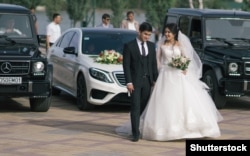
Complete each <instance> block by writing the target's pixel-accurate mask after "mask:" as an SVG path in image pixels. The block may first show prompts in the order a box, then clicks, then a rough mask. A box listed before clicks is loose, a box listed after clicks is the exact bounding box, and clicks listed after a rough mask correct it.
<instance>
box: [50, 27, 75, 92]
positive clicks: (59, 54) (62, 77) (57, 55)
mask: <svg viewBox="0 0 250 156" xmlns="http://www.w3.org/2000/svg"><path fill="white" fill-rule="evenodd" d="M74 33H75V32H74V31H69V32H67V33H65V34H64V35H63V36H62V37H61V40H60V42H58V43H57V46H56V48H55V49H52V50H51V60H52V61H53V66H54V71H55V72H54V75H53V77H54V79H55V80H56V82H55V83H56V84H55V85H56V86H59V87H60V88H63V89H64V90H65V91H68V90H69V88H68V86H67V85H66V84H67V80H68V79H69V78H68V76H69V75H68V73H67V68H68V67H67V65H68V60H67V57H66V54H65V53H64V52H63V50H64V48H66V47H68V46H69V43H70V41H71V39H72V37H73V35H74Z"/></svg>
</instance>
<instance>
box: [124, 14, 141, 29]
mask: <svg viewBox="0 0 250 156" xmlns="http://www.w3.org/2000/svg"><path fill="white" fill-rule="evenodd" d="M121 28H124V29H129V30H135V31H137V32H138V31H139V22H137V21H136V20H135V17H134V12H133V11H128V12H127V19H125V20H123V21H122V23H121Z"/></svg>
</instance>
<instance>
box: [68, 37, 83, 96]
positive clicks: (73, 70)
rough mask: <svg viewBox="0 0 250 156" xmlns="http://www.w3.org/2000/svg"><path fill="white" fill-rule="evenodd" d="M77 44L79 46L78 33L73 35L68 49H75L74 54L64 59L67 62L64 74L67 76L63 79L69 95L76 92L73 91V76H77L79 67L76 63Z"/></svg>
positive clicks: (74, 83)
mask: <svg viewBox="0 0 250 156" xmlns="http://www.w3.org/2000/svg"><path fill="white" fill-rule="evenodd" d="M79 44H80V34H79V32H76V33H74V35H73V38H72V39H71V41H70V43H69V47H74V48H75V54H65V55H64V56H65V59H66V60H67V62H65V73H66V74H67V76H66V77H65V85H66V86H67V88H68V89H69V90H70V92H71V93H74V92H76V91H75V89H74V88H75V85H76V82H75V75H76V74H77V69H78V66H79V63H78V59H77V57H78V53H79Z"/></svg>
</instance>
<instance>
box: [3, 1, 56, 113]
mask: <svg viewBox="0 0 250 156" xmlns="http://www.w3.org/2000/svg"><path fill="white" fill-rule="evenodd" d="M52 69H53V68H52V65H49V64H48V62H47V59H46V57H45V56H43V55H42V53H41V52H40V51H39V43H38V37H37V34H36V33H35V27H34V21H33V16H32V15H31V13H30V11H29V10H28V9H27V8H24V7H22V6H18V5H9V4H0V96H3V97H29V99H30V108H31V110H32V111H37V112H46V111H48V109H49V108H50V99H51V81H52Z"/></svg>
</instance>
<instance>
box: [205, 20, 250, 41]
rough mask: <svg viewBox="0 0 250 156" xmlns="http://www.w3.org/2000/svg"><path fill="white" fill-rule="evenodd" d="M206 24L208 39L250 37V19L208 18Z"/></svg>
mask: <svg viewBox="0 0 250 156" xmlns="http://www.w3.org/2000/svg"><path fill="white" fill-rule="evenodd" d="M205 24H206V39H207V40H211V39H216V38H217V39H226V40H232V39H234V38H245V39H250V37H249V34H250V19H241V18H208V19H206V21H205ZM229 32H230V33H229Z"/></svg>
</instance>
